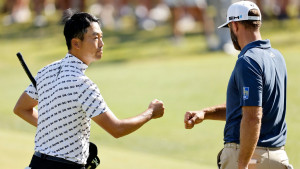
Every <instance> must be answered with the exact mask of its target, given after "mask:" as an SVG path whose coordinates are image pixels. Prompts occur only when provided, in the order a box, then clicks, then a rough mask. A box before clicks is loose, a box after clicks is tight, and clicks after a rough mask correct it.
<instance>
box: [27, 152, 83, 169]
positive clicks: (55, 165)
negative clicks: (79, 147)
mask: <svg viewBox="0 0 300 169" xmlns="http://www.w3.org/2000/svg"><path fill="white" fill-rule="evenodd" d="M29 167H31V169H85V167H84V166H83V165H80V164H65V163H61V162H56V161H51V160H47V159H42V158H40V157H37V156H35V155H33V157H32V159H31V162H30V165H29Z"/></svg>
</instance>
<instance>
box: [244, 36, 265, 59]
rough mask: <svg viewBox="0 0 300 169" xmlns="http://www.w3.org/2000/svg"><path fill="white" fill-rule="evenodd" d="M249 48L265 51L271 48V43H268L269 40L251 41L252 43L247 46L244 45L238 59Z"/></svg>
mask: <svg viewBox="0 0 300 169" xmlns="http://www.w3.org/2000/svg"><path fill="white" fill-rule="evenodd" d="M251 48H261V49H267V48H271V43H270V40H268V39H267V40H257V41H253V42H251V43H249V44H248V45H246V46H245V47H244V48H243V49H242V51H241V52H240V54H239V56H238V57H241V56H242V55H244V54H245V53H246V52H247V51H248V50H249V49H251Z"/></svg>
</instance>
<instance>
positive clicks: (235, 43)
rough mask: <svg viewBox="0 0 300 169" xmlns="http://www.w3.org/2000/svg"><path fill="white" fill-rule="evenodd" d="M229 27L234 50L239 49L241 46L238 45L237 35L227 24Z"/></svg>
mask: <svg viewBox="0 0 300 169" xmlns="http://www.w3.org/2000/svg"><path fill="white" fill-rule="evenodd" d="M229 29H230V36H231V40H232V43H233V46H234V48H235V49H236V50H239V51H240V50H241V46H240V45H239V42H238V38H237V36H236V35H235V34H234V32H233V30H232V28H231V26H229Z"/></svg>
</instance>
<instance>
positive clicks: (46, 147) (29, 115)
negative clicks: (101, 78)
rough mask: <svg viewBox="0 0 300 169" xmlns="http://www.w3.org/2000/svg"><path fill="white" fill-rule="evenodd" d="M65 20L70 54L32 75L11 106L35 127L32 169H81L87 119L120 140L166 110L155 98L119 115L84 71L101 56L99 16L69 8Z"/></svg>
mask: <svg viewBox="0 0 300 169" xmlns="http://www.w3.org/2000/svg"><path fill="white" fill-rule="evenodd" d="M65 21H66V23H65V27H64V35H65V38H66V43H67V46H68V50H69V52H68V54H67V55H66V56H65V58H63V59H62V60H59V61H56V62H54V63H52V64H50V65H48V66H46V67H44V68H42V69H41V70H40V71H39V72H38V74H37V76H36V78H35V80H36V82H37V86H36V88H35V87H34V86H33V85H32V84H31V85H29V87H28V88H27V89H26V90H25V92H24V93H23V94H22V95H21V96H20V98H19V100H18V102H17V103H16V106H15V108H14V113H15V114H17V115H18V116H20V117H21V118H22V119H24V120H25V121H27V122H28V123H30V124H32V125H34V126H36V127H37V130H36V136H35V153H34V155H33V157H32V160H31V163H30V166H29V167H30V168H32V169H48V168H49V169H50V168H51V169H53V168H55V169H69V168H70V169H71V168H72V169H76V168H78V169H85V164H86V161H87V158H88V155H89V137H90V127H91V119H92V120H93V121H95V122H96V123H97V124H98V125H99V126H101V127H102V128H103V129H105V130H106V131H107V132H108V133H110V134H111V135H112V136H114V137H116V138H118V137H122V136H124V135H127V134H130V133H132V132H134V131H135V130H137V129H138V128H140V127H141V126H142V125H144V124H145V123H146V122H148V121H149V120H151V119H155V118H159V117H162V116H163V114H164V107H163V103H162V102H161V101H159V100H156V99H155V100H153V101H152V102H151V103H150V105H149V106H148V108H147V109H146V110H145V112H143V113H141V114H139V115H137V116H135V117H132V118H128V119H123V120H120V119H118V118H117V117H116V116H115V115H114V114H113V113H112V112H111V110H110V109H109V108H108V106H107V104H106V103H105V101H104V99H103V98H102V96H101V94H100V91H99V89H98V87H97V85H96V84H94V83H93V82H92V81H91V80H90V79H89V78H88V77H87V76H85V74H84V72H85V70H86V69H87V67H88V65H89V64H90V63H92V62H94V61H96V60H99V59H101V57H102V54H103V46H104V43H103V40H102V35H103V33H102V31H101V29H100V25H99V20H98V19H97V18H95V17H94V16H92V15H90V14H88V13H75V14H73V13H72V12H71V11H67V12H66V13H65ZM36 105H38V110H36V109H35V108H34V107H35V106H36Z"/></svg>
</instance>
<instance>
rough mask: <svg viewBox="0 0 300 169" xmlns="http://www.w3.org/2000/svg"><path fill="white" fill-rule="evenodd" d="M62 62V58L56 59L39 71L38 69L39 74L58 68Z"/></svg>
mask: <svg viewBox="0 0 300 169" xmlns="http://www.w3.org/2000/svg"><path fill="white" fill-rule="evenodd" d="M60 63H61V60H57V61H54V62H52V63H50V64H48V65H46V66H44V67H43V68H41V69H40V70H39V71H38V74H41V73H43V72H45V71H51V70H53V69H57V68H58V67H59V66H60Z"/></svg>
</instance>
